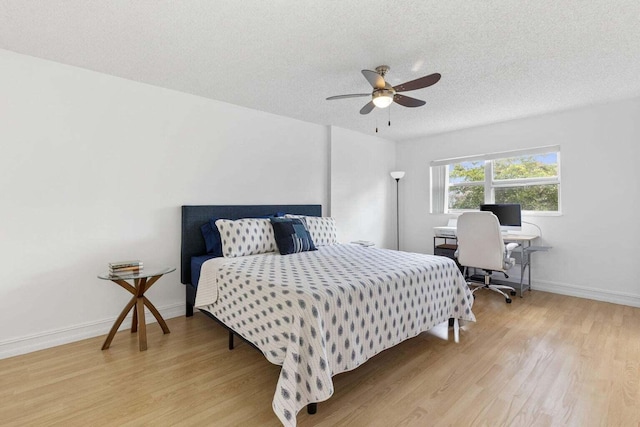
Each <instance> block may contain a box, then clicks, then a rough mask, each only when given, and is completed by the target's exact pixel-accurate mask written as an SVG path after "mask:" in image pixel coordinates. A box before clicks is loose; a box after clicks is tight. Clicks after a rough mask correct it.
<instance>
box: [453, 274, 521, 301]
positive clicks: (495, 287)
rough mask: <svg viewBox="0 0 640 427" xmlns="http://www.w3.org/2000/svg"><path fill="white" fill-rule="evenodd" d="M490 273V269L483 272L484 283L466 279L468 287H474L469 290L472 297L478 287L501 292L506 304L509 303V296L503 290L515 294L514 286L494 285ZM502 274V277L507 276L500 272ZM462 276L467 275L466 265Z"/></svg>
mask: <svg viewBox="0 0 640 427" xmlns="http://www.w3.org/2000/svg"><path fill="white" fill-rule="evenodd" d="M491 273H493V272H492V271H490V270H485V274H484V283H479V282H472V281H469V280H468V281H467V285H468V286H469V287H471V286H474V287H475V288H474V289H472V290H471V294H472V295H473V297H474V298H475V292H476V291H477V290H478V289H489V290H490V291H494V292H497V293H499V294H501V295H502V296H503V297H504V298H505V301H506V302H507V304H511V297H510V296H509V295H507V294H506V293H504V292H503V291H509V294H511V295H512V296H513V295H516V290H515V288H513V287H511V286H507V285H494V284H493V283H491ZM501 273H502V274H504V277H506V278H508V277H509V276H507V273H504V272H501ZM463 274H464V277H467V267H465V268H464V273H463Z"/></svg>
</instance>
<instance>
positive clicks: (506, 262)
mask: <svg viewBox="0 0 640 427" xmlns="http://www.w3.org/2000/svg"><path fill="white" fill-rule="evenodd" d="M457 237H458V250H457V251H456V256H457V258H458V262H459V263H460V265H462V266H463V267H464V276H465V277H468V276H467V269H468V268H470V267H473V268H478V269H481V270H484V283H474V282H467V283H468V284H469V285H470V286H477V287H476V288H475V289H473V291H472V292H475V291H477V290H478V289H490V290H492V291H495V292H498V293H499V294H502V295H503V296H504V297H505V299H506V300H507V303H510V302H511V298H510V297H509V295H507V294H506V293H504V292H503V291H509V293H510V294H511V295H515V294H516V290H515V289H514V288H512V287H511V286H505V285H494V284H491V274H492V273H493V272H494V271H499V272H501V273H503V274H504V276H505V277H509V276H507V273H506V271H507V270H509V269H510V268H511V267H513V266H514V265H515V263H516V261H515V259H513V258H511V251H512V250H514V249H515V248H516V247H518V244H517V243H509V244H508V245H506V246H505V244H504V241H503V240H502V234H501V233H500V223H499V222H498V218H497V217H496V216H495V215H494V214H492V213H491V212H466V213H463V214H462V215H460V217H458V229H457Z"/></svg>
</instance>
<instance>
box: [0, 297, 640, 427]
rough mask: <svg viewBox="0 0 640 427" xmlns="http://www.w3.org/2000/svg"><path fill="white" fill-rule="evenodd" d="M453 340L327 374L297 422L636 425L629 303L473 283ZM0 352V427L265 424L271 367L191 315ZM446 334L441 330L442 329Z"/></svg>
mask: <svg viewBox="0 0 640 427" xmlns="http://www.w3.org/2000/svg"><path fill="white" fill-rule="evenodd" d="M477 295H478V296H477V299H476V302H475V306H474V312H475V313H476V316H477V318H478V322H477V323H470V324H466V325H465V326H464V328H463V330H461V334H460V342H459V343H455V342H453V340H452V339H449V340H444V339H443V336H445V335H446V334H447V328H446V327H443V328H437V329H436V330H435V331H433V333H425V334H422V335H420V336H418V337H416V338H414V339H411V340H409V341H407V342H404V343H402V344H400V345H398V346H396V347H394V348H392V349H390V350H387V351H385V352H383V353H382V354H380V355H378V356H376V357H375V358H373V359H371V360H369V361H368V362H367V363H365V364H364V365H363V366H361V367H359V368H358V369H356V370H354V371H352V372H348V373H344V374H340V375H338V376H336V377H335V378H334V384H335V390H336V392H335V394H334V395H333V397H332V398H331V399H329V400H328V401H327V402H323V403H321V404H319V405H318V413H317V414H315V415H308V414H307V413H306V411H305V410H303V411H301V412H300V414H299V415H298V425H300V426H312V425H314V426H316V425H317V426H334V425H353V426H391V425H393V426H395V425H402V426H445V425H451V426H471V425H486V426H500V425H512V426H529V425H535V426H565V425H568V426H638V425H640V309H638V308H632V307H625V306H619V305H614V304H608V303H602V302H595V301H589V300H584V299H578V298H572V297H565V296H560V295H553V294H548V293H543V292H534V293H531V294H526V295H525V298H524V299H520V298H515V299H514V301H513V304H510V305H508V304H505V303H504V300H503V299H502V298H501V297H500V296H499V295H497V294H494V293H490V292H487V291H479V292H478V294H477ZM168 325H169V327H170V328H171V334H169V335H163V334H162V331H161V330H160V327H159V326H158V325H156V324H152V325H149V327H148V334H149V335H148V343H149V349H148V350H147V351H146V352H139V351H138V342H137V340H136V337H135V335H131V334H130V333H129V332H127V331H124V332H119V333H118V334H117V335H116V337H115V339H114V340H113V343H112V344H111V348H110V349H108V350H106V351H101V350H100V347H101V345H102V341H103V339H104V337H98V338H92V339H88V340H84V341H81V342H77V343H72V344H68V345H64V346H60V347H57V348H53V349H48V350H43V351H38V352H35V353H31V354H27V355H24V356H18V357H14V358H10V359H5V360H0V386H1V387H0V425H3V426H5V425H65V426H78V425H81V426H95V425H113V426H134V425H135V426H137V425H153V426H173V425H186V426H190V425H194V426H195V425H201V426H202V425H205V426H208V425H216V426H226V425H246V426H251V425H259V426H263V425H268V426H277V425H279V422H278V419H277V418H276V416H275V415H274V413H273V412H272V410H271V399H272V396H273V393H274V389H275V384H276V380H277V377H278V372H279V368H278V367H277V366H274V365H271V364H270V363H269V362H268V361H267V360H266V359H265V358H264V357H263V356H262V355H261V354H259V353H258V352H257V351H255V350H254V349H252V348H251V347H249V346H248V345H246V344H244V343H241V344H239V345H238V346H237V347H236V349H235V350H233V351H229V350H227V334H226V331H225V330H224V329H223V328H222V327H220V326H219V325H218V324H216V323H215V322H214V321H212V320H210V319H209V318H207V317H205V316H204V315H202V314H196V315H195V316H194V317H192V318H184V317H181V318H175V319H170V320H169V321H168ZM451 335H452V334H451Z"/></svg>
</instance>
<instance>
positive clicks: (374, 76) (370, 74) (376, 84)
mask: <svg viewBox="0 0 640 427" xmlns="http://www.w3.org/2000/svg"><path fill="white" fill-rule="evenodd" d="M362 75H363V76H364V78H365V79H367V81H368V82H369V83H370V84H371V86H373V88H374V89H382V88H384V86H385V82H384V78H383V77H382V76H381V75H380V74H378V73H376V72H375V71H371V70H362Z"/></svg>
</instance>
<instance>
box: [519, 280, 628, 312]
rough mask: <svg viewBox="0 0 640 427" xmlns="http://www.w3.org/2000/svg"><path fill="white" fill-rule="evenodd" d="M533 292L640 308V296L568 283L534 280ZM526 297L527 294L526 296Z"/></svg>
mask: <svg viewBox="0 0 640 427" xmlns="http://www.w3.org/2000/svg"><path fill="white" fill-rule="evenodd" d="M532 283H533V284H532V286H531V288H532V289H533V291H544V292H551V293H554V294H561V295H569V296H572V297H579V298H586V299H592V300H596V301H603V302H610V303H613V304H620V305H628V306H631V307H640V295H638V294H630V293H627V292H618V291H609V290H602V289H594V288H588V287H586V286H577V285H569V284H567V283H558V282H549V281H542V280H533V281H532ZM525 295H526V294H525Z"/></svg>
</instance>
